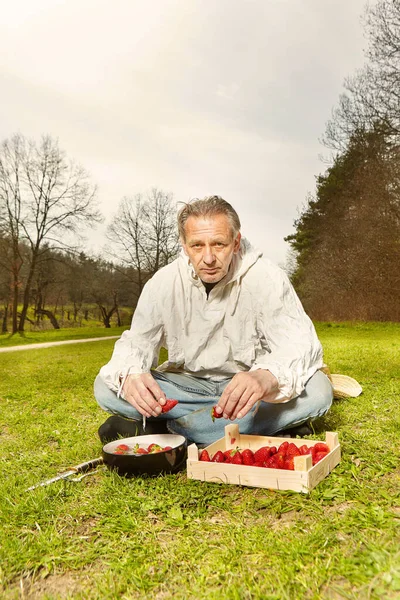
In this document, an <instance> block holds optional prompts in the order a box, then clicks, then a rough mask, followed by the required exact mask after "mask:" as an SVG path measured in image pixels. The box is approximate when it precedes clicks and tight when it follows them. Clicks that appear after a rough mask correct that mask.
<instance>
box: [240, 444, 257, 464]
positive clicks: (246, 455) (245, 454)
mask: <svg viewBox="0 0 400 600" xmlns="http://www.w3.org/2000/svg"><path fill="white" fill-rule="evenodd" d="M242 461H243V464H244V465H253V464H254V453H253V452H252V450H250V448H246V450H243V451H242Z"/></svg>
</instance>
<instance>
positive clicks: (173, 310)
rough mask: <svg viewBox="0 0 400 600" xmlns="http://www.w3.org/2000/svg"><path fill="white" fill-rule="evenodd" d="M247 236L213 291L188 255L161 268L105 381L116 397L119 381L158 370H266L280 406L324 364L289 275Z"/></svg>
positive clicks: (205, 373) (215, 374) (217, 373)
mask: <svg viewBox="0 0 400 600" xmlns="http://www.w3.org/2000/svg"><path fill="white" fill-rule="evenodd" d="M261 257H262V253H261V252H259V251H257V250H256V249H254V248H252V247H251V246H250V244H249V242H248V241H247V240H244V239H243V238H242V241H241V248H240V251H239V253H238V254H237V255H234V257H233V260H232V263H231V266H230V268H229V271H228V274H227V275H226V276H225V277H224V279H223V280H222V281H220V282H219V283H218V284H217V285H215V287H214V288H213V289H212V290H211V292H210V294H209V296H208V298H207V294H206V290H205V287H204V285H203V283H202V282H201V281H200V280H199V278H198V277H197V275H196V274H195V273H194V271H193V269H192V267H191V265H190V263H189V261H188V258H187V256H186V255H185V254H184V252H183V251H182V252H181V254H180V255H179V257H178V258H177V259H176V260H175V261H174V262H172V263H170V264H169V265H167V266H166V267H164V268H162V269H160V271H158V272H157V273H156V274H155V275H154V276H153V277H152V279H151V280H150V281H149V282H148V283H147V284H146V285H145V287H144V289H143V291H142V294H141V296H140V298H139V302H138V305H137V308H136V310H135V313H134V315H133V319H132V325H131V328H130V330H127V331H125V332H124V333H123V334H122V336H121V338H120V339H119V340H118V341H117V342H116V344H115V347H114V352H113V355H112V357H111V360H110V362H109V363H108V364H106V365H105V366H104V367H102V369H101V370H100V377H101V378H102V379H103V380H104V382H105V383H106V385H107V386H108V387H109V388H110V389H112V390H113V391H118V388H119V383H120V379H119V378H120V377H121V378H124V377H125V376H126V375H127V374H128V373H146V372H149V371H150V369H151V368H156V367H157V362H158V355H159V351H160V348H161V347H165V348H167V350H168V361H167V362H166V363H163V364H162V365H160V366H159V367H158V370H160V371H175V372H184V373H188V374H190V375H194V376H196V377H205V378H212V379H215V380H219V379H224V378H227V377H232V376H233V375H234V374H235V373H238V372H240V371H249V370H251V371H253V370H255V369H268V370H269V371H270V372H271V373H272V374H273V375H275V377H276V378H277V380H278V383H279V391H278V393H277V396H276V398H275V402H285V401H287V400H290V399H291V398H294V397H296V396H298V395H299V394H300V393H301V392H302V391H303V389H304V386H305V383H306V382H307V381H308V379H309V378H310V377H311V376H312V375H313V374H314V373H315V372H316V371H317V370H318V369H319V368H320V367H322V365H323V359H322V348H321V344H320V342H319V340H318V338H317V335H316V332H315V329H314V326H313V324H312V322H311V320H310V319H309V317H308V316H307V315H306V313H305V312H304V309H303V307H302V305H301V303H300V301H299V299H298V297H297V295H296V293H295V291H294V289H293V287H292V285H291V283H290V281H289V279H288V277H287V276H286V274H285V272H284V271H283V270H282V269H280V268H279V267H277V266H275V265H273V264H272V263H271V262H270V261H269V260H266V259H263V258H261Z"/></svg>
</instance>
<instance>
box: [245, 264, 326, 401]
mask: <svg viewBox="0 0 400 600" xmlns="http://www.w3.org/2000/svg"><path fill="white" fill-rule="evenodd" d="M264 290H266V294H264V295H263V302H262V304H261V305H260V308H259V315H258V321H259V328H260V329H261V331H262V334H263V337H264V338H265V341H266V342H267V346H268V347H269V351H270V352H269V353H264V354H263V355H262V356H261V357H260V359H259V360H257V359H256V361H255V363H254V364H253V365H252V367H251V369H250V370H251V371H254V370H256V369H267V370H269V371H270V372H271V373H272V374H273V375H275V377H276V378H277V380H278V384H279V391H278V392H277V395H276V397H275V399H274V400H273V402H287V401H288V400H290V399H291V398H295V397H297V396H298V395H300V394H301V392H302V391H303V390H304V387H305V384H306V383H307V381H308V379H310V377H312V375H314V373H315V372H316V371H317V370H318V369H319V368H321V367H322V366H323V352H322V346H321V344H320V342H319V340H318V337H317V334H316V331H315V328H314V325H313V323H312V321H311V319H310V318H309V317H308V316H307V315H306V313H305V311H304V309H303V306H302V304H301V302H300V300H299V298H298V297H297V294H296V292H295V290H294V288H293V286H292V284H291V283H290V281H289V279H288V277H287V275H286V274H285V273H284V271H282V270H281V269H279V268H276V271H274V273H273V280H272V281H271V279H269V281H268V282H265V286H264Z"/></svg>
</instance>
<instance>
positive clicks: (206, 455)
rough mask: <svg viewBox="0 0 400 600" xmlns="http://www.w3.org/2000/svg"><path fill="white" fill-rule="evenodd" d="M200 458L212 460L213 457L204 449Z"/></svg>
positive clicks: (205, 460) (206, 460)
mask: <svg viewBox="0 0 400 600" xmlns="http://www.w3.org/2000/svg"><path fill="white" fill-rule="evenodd" d="M199 460H202V461H204V462H211V458H210V455H209V454H208V451H207V450H202V451H201V452H200V456H199Z"/></svg>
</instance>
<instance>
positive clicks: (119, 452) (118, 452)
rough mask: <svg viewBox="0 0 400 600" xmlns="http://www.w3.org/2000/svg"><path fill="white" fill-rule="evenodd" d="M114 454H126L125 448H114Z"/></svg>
mask: <svg viewBox="0 0 400 600" xmlns="http://www.w3.org/2000/svg"><path fill="white" fill-rule="evenodd" d="M114 454H126V452H125V450H114Z"/></svg>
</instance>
